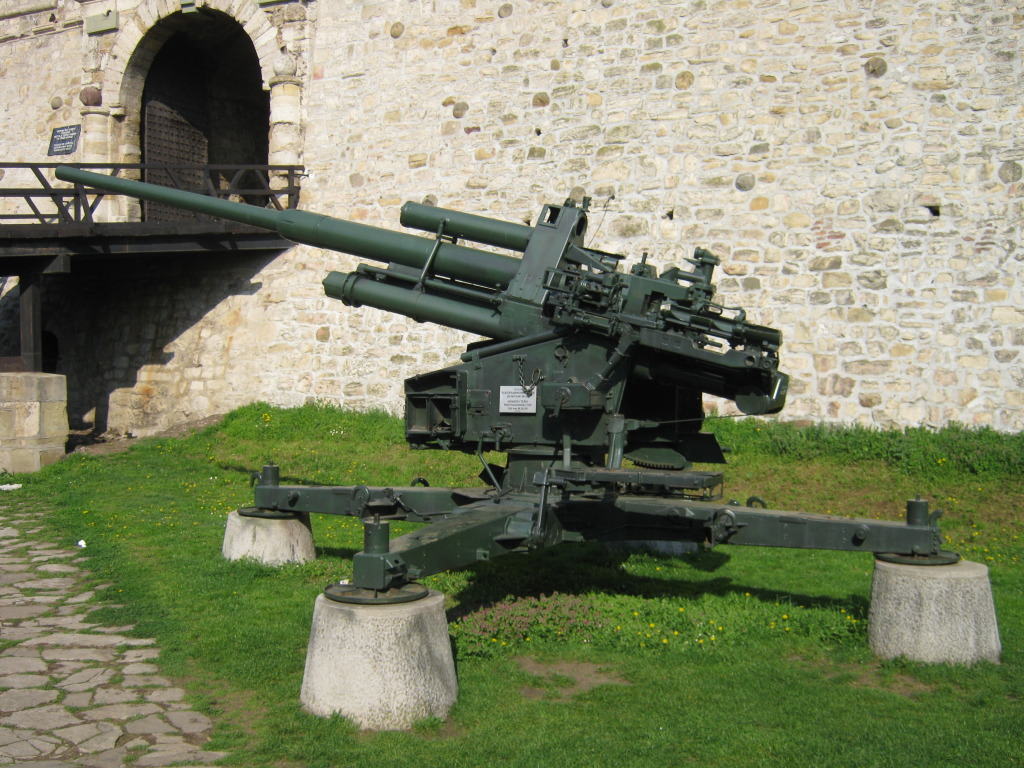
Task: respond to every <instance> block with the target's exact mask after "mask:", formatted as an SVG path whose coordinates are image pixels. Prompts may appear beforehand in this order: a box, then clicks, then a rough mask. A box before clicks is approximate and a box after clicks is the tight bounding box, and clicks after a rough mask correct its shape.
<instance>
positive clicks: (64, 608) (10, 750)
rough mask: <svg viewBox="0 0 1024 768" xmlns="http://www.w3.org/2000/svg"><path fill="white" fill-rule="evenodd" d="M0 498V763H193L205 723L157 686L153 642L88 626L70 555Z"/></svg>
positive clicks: (82, 577)
mask: <svg viewBox="0 0 1024 768" xmlns="http://www.w3.org/2000/svg"><path fill="white" fill-rule="evenodd" d="M2 502H3V499H2V498H0V765H14V766H18V765H30V766H32V768H70V767H72V766H76V767H81V766H90V767H91V768H121V766H123V765H125V762H126V760H127V759H128V758H133V759H134V760H133V762H132V763H131V764H132V765H134V766H139V768H151V767H152V766H165V765H187V766H202V765H208V764H209V763H211V762H213V761H215V760H218V759H220V758H222V757H224V756H225V753H223V752H211V751H207V750H204V749H203V748H202V744H203V743H204V742H206V741H207V739H208V734H209V731H210V728H211V726H212V723H211V722H210V720H209V718H207V717H206V716H205V715H203V714H200V713H199V712H194V711H192V710H191V709H189V706H188V704H187V703H185V701H184V691H182V690H181V689H180V688H175V687H174V686H173V685H172V683H171V682H170V681H169V680H167V679H165V678H163V677H161V676H160V675H159V674H158V672H159V670H158V669H157V667H156V665H155V664H153V663H152V662H153V660H154V659H155V658H156V657H157V656H158V654H159V649H157V648H156V646H155V641H154V640H151V639H144V638H143V639H140V638H134V637H127V636H125V635H124V634H122V633H124V632H127V631H129V630H130V629H131V627H110V626H103V625H100V624H95V623H92V622H90V621H89V612H90V611H91V610H92V609H93V608H95V607H97V606H95V605H90V603H89V599H90V598H91V597H92V596H93V594H94V591H95V589H96V588H95V587H94V588H93V589H92V590H89V589H88V587H87V579H86V576H87V575H88V574H87V573H86V572H85V571H84V570H82V564H83V561H84V558H82V557H81V551H80V550H77V549H73V550H68V549H63V548H60V547H56V546H53V545H51V544H48V543H46V542H45V541H43V540H41V539H40V538H39V535H40V529H39V528H38V527H37V515H36V514H29V513H23V512H18V511H15V510H14V509H13V508H11V507H4V506H3V503H2Z"/></svg>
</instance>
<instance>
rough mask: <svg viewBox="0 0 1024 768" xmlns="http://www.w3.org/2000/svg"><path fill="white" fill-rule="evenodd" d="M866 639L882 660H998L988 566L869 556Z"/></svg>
mask: <svg viewBox="0 0 1024 768" xmlns="http://www.w3.org/2000/svg"><path fill="white" fill-rule="evenodd" d="M868 642H869V643H870V645H871V650H872V651H873V652H874V653H875V655H876V656H879V657H881V658H883V659H894V658H897V657H900V656H902V657H905V658H908V659H911V660H913V661H924V662H931V663H940V664H941V663H946V664H973V663H975V662H977V661H983V660H984V661H991V662H994V663H999V654H1000V651H1001V645H1000V643H999V628H998V626H997V625H996V611H995V605H994V603H993V602H992V586H991V584H990V583H989V579H988V568H986V567H985V566H984V565H982V564H980V563H971V562H967V561H966V560H961V561H960V562H958V563H956V564H954V565H927V566H922V565H900V564H897V563H887V562H884V561H882V560H876V561H875V575H874V580H873V582H872V586H871V609H870V611H869V613H868Z"/></svg>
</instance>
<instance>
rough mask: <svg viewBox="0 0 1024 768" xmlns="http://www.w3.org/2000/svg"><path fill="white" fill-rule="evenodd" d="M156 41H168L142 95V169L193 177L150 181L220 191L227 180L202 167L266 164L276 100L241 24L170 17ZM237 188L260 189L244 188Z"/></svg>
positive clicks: (206, 15)
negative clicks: (161, 38)
mask: <svg viewBox="0 0 1024 768" xmlns="http://www.w3.org/2000/svg"><path fill="white" fill-rule="evenodd" d="M150 34H151V35H156V36H164V35H166V36H167V37H166V40H165V42H164V44H163V45H162V46H161V48H160V50H159V51H158V52H157V54H156V56H155V57H154V59H153V63H152V64H151V65H150V68H149V72H148V74H147V76H146V83H145V86H144V88H143V92H142V112H141V119H142V125H141V131H140V139H141V143H142V147H141V148H142V161H143V162H144V163H147V164H158V165H169V166H192V169H190V170H180V169H177V170H176V169H166V170H150V171H147V173H146V178H145V181H149V182H151V183H154V184H163V185H167V186H177V187H179V188H186V189H187V188H192V189H205V188H207V187H208V185H211V184H212V185H213V186H214V187H215V188H217V187H223V186H225V185H226V184H227V183H228V180H227V179H225V178H219V177H218V174H217V172H215V171H214V172H210V171H208V170H205V169H203V168H201V166H206V165H218V164H238V165H249V164H251V165H263V164H266V162H267V156H268V149H269V140H268V136H269V127H270V98H269V93H268V92H267V91H265V90H264V89H263V78H262V73H261V71H260V64H259V58H258V57H257V55H256V49H255V48H254V47H253V44H252V40H251V39H250V38H249V36H248V35H247V34H246V33H245V31H244V30H243V29H242V27H241V26H240V25H239V24H238V22H236V21H235V20H234V19H232V18H231V17H230V16H227V15H226V14H223V13H219V12H217V11H210V10H206V9H203V10H202V11H200V12H198V13H188V14H183V13H175V14H172V15H170V16H168V17H167V18H166V19H164V20H162V21H160V22H159V23H158V24H156V25H155V26H154V28H153V30H151V32H150ZM172 174H176V175H177V178H176V179H173V178H171V175H172ZM236 183H238V184H239V186H242V187H246V186H256V185H255V184H251V185H247V184H246V183H245V181H244V180H241V182H240V183H239V181H238V180H236ZM246 202H252V203H255V204H261V202H260V201H258V200H246ZM143 218H144V220H145V221H149V222H153V221H195V220H197V218H198V214H194V213H190V212H187V211H181V210H178V209H175V208H172V207H170V206H166V205H161V204H158V203H145V204H144V206H143Z"/></svg>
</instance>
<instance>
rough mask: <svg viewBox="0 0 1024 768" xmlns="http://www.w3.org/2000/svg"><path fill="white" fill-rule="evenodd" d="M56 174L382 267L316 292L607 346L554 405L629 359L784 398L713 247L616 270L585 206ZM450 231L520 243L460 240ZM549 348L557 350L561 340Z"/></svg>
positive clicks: (654, 370)
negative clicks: (373, 206) (501, 214)
mask: <svg viewBox="0 0 1024 768" xmlns="http://www.w3.org/2000/svg"><path fill="white" fill-rule="evenodd" d="M56 176H57V178H58V179H61V180H63V181H70V182H74V183H77V184H82V185H85V186H87V187H91V188H94V189H98V190H105V191H108V192H111V193H115V194H123V195H129V196H132V197H137V198H141V199H143V200H149V201H152V202H157V203H163V204H166V205H171V206H175V207H178V208H183V209H186V210H189V211H194V212H196V213H200V214H205V215H207V216H214V217H218V218H222V219H228V220H230V221H236V222H240V223H243V224H249V225H252V226H256V227H261V228H263V229H268V230H271V231H274V232H277V233H279V234H280V235H281V236H283V237H285V238H287V239H288V240H292V241H294V242H296V243H302V244H306V245H312V246H316V247H320V248H325V249H329V250H334V251H341V252H344V253H348V254H351V255H353V256H356V257H359V258H363V259H369V260H373V261H378V262H384V263H385V264H386V265H387V268H386V269H382V268H380V267H374V266H369V265H366V264H363V265H360V266H359V268H358V269H357V270H355V271H353V272H350V273H348V274H344V273H340V272H331V273H330V274H328V275H327V276H326V278H325V279H324V281H323V284H324V291H325V292H326V294H327V295H328V296H331V297H333V298H338V299H341V300H342V301H344V302H345V303H346V304H349V305H352V306H360V305H364V304H365V305H367V306H371V307H375V308H378V309H383V310H386V311H390V312H397V313H399V314H403V315H405V316H407V317H410V318H412V319H414V320H418V321H426V322H434V323H438V324H442V325H446V326H449V327H451V328H457V329H459V330H463V331H468V332H470V333H474V334H477V335H479V336H483V337H486V338H489V339H492V340H493V341H494V342H498V343H512V344H518V343H519V342H518V341H517V340H520V339H539V338H541V337H545V338H546V337H548V336H549V335H550V334H555V335H557V336H568V335H573V336H576V337H578V338H580V339H583V338H586V339H588V341H587V342H584V343H587V344H592V345H595V346H594V349H597V348H600V349H602V350H604V351H603V352H601V353H600V355H603V358H602V359H600V360H599V359H598V357H599V355H598V353H596V352H595V353H594V354H595V357H594V360H592V361H591V365H592V367H593V370H590V371H589V372H588V373H587V374H586V376H584V374H583V372H582V371H578V372H575V373H574V374H572V375H571V376H569V378H572V379H574V381H566V385H567V386H564V387H560V388H558V392H557V394H548V393H547V391H546V390H545V394H544V396H545V397H547V398H548V400H549V401H552V402H555V401H557V402H562V401H565V404H564V405H558V406H557V410H558V411H559V412H560V411H561V409H562V408H566V409H570V410H571V409H572V408H575V407H582V405H583V404H585V405H586V407H588V408H590V407H596V403H597V402H598V401H599V400H600V399H601V398H602V397H605V398H606V399H605V401H604V402H605V406H606V407H611V405H610V404H612V403H614V402H618V400H619V399H620V398H621V396H622V394H623V392H624V390H623V389H622V382H623V381H624V380H625V379H624V378H623V377H626V378H628V377H629V376H630V375H632V374H631V373H630V372H631V371H634V370H636V371H638V372H643V371H646V372H648V373H647V374H643V373H639V374H638V375H641V376H643V375H648V376H653V377H654V378H656V379H659V380H662V381H671V382H673V384H672V385H673V386H676V387H679V388H683V387H686V388H688V389H689V390H690V391H691V392H705V393H708V394H713V395H718V396H721V397H726V398H728V399H730V400H733V401H734V402H735V403H736V404H737V406H738V407H739V408H740V410H742V411H743V412H745V413H752V414H757V413H774V412H777V411H778V410H779V409H781V408H782V405H783V403H784V402H785V397H786V390H787V381H788V377H786V376H785V374H782V373H780V372H779V371H778V348H779V345H780V344H781V342H782V336H781V334H780V333H779V332H778V331H777V330H775V329H773V328H766V327H763V326H758V325H754V324H751V323H748V322H746V315H745V313H744V312H743V310H740V309H731V308H728V307H725V306H722V305H720V304H716V303H714V302H713V301H712V297H713V295H714V286H713V285H712V283H711V277H712V272H713V270H714V267H715V265H717V264H718V259H717V258H716V257H715V256H714V255H712V254H711V253H709V252H707V251H704V250H703V249H699V248H698V249H697V251H696V252H695V254H694V259H691V260H690V261H691V263H692V264H693V265H694V266H695V269H693V270H692V271H685V270H682V269H678V268H675V267H672V268H670V269H668V270H666V271H665V272H664V273H663V274H662V275H660V276H659V275H658V274H657V272H656V271H655V270H654V268H653V267H652V266H649V265H647V264H646V261H644V262H643V263H641V264H638V265H635V266H634V267H633V268H632V269H631V271H630V273H629V274H624V273H623V272H621V271H620V269H619V266H620V261H621V259H622V257H621V256H618V255H615V254H609V253H603V252H601V251H596V250H593V249H590V248H588V247H586V246H585V244H584V235H585V234H586V229H587V212H586V206H585V205H584V207H582V208H580V207H577V206H576V204H575V203H574V202H572V201H567V202H566V203H565V204H564V205H561V206H557V205H546V206H544V208H543V210H542V212H541V214H540V216H539V217H538V220H537V223H536V225H535V226H528V225H525V224H520V223H514V222H505V221H499V220H495V219H490V218H487V217H484V216H477V215H473V214H468V213H461V212H457V211H450V210H446V209H443V208H436V207H433V206H427V205H421V204H418V203H406V204H405V205H404V206H403V207H402V212H401V223H402V224H404V225H406V226H409V227H412V228H415V229H419V230H422V231H424V232H429V233H432V234H433V235H434V237H433V238H429V237H422V236H418V235H412V234H406V233H402V232H394V231H390V230H386V229H380V228H377V227H372V226H367V225H365V224H357V223H354V222H349V221H345V220H342V219H335V218H331V217H329V216H325V215H322V214H315V213H309V212H306V211H297V210H285V211H278V210H269V209H266V208H258V207H255V206H251V205H245V204H242V203H236V202H232V201H230V200H222V199H220V198H217V197H210V196H207V195H201V194H197V193H194V192H187V191H183V190H177V189H170V188H167V187H162V186H157V185H153V184H146V183H143V182H138V181H132V180H129V179H120V178H116V177H112V176H106V175H101V174H96V173H90V172H89V171H83V170H80V169H76V168H72V167H68V166H61V167H59V168H58V169H57V171H56ZM460 239H461V240H465V241H469V242H475V243H480V244H483V245H486V246H490V247H492V248H503V249H505V250H507V251H512V252H516V253H517V255H507V254H500V253H494V252H492V251H489V250H480V249H477V248H472V247H469V246H465V245H460V244H459V243H458V242H457V241H458V240H460ZM518 254H521V256H520V255H518ZM502 349H503V348H502ZM562 349H565V348H562ZM558 355H561V356H563V357H564V353H563V352H562V351H560V352H558ZM520 358H522V355H520ZM517 365H519V366H520V367H522V366H521V362H520V363H517ZM524 375H525V374H524ZM565 375H567V376H568V374H565ZM538 376H541V374H538ZM584 379H586V383H581V382H584ZM526 390H528V391H532V390H530V389H529V387H528V386H527V387H526ZM601 393H604V394H601ZM688 396H689V395H688ZM574 398H575V399H574ZM577 401H579V404H577ZM508 407H511V406H508ZM530 407H533V406H530Z"/></svg>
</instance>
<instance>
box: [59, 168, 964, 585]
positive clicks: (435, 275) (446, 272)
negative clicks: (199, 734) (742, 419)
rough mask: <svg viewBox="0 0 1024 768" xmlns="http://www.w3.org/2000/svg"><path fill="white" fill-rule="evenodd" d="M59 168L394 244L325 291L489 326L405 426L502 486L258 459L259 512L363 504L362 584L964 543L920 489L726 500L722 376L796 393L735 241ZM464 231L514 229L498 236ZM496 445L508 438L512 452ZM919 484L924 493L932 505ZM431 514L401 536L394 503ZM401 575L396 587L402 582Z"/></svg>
mask: <svg viewBox="0 0 1024 768" xmlns="http://www.w3.org/2000/svg"><path fill="white" fill-rule="evenodd" d="M57 177H58V178H60V179H63V180H65V181H72V182H75V183H78V184H83V185H86V186H88V187H93V188H96V189H101V190H105V191H108V192H114V193H119V194H125V195H130V196H134V197H139V198H142V199H146V200H151V201H156V202H161V203H166V204H169V205H174V206H178V207H181V208H185V209H188V210H192V211H196V212H199V213H203V214H207V215H211V216H216V217H220V218H225V219H229V220H233V221H238V222H242V223H247V224H252V225H255V226H258V227H263V228H266V229H271V230H274V231H277V232H278V233H280V234H281V235H282V236H284V237H286V238H288V239H290V240H293V241H295V242H297V243H304V244H308V245H314V246H318V247H321V248H326V249H331V250H336V251H342V252H345V253H349V254H352V255H355V256H358V257H361V258H365V259H370V260H373V261H379V262H383V263H384V264H386V266H385V267H375V266H369V265H362V266H360V267H359V268H358V269H357V270H356V271H354V272H351V273H348V274H340V273H337V272H332V273H330V274H328V275H327V277H326V278H325V279H324V290H325V291H326V293H327V295H329V296H332V297H335V298H339V299H341V300H342V301H343V302H345V303H346V304H349V305H352V306H359V305H367V306H372V307H376V308H379V309H384V310H388V311H391V312H396V313H399V314H402V315H405V316H407V317H410V318H412V319H414V320H417V321H423V322H434V323H439V324H442V325H446V326H449V327H452V328H457V329H460V330H463V331H468V332H471V333H474V334H477V335H479V336H482V337H485V339H487V340H486V341H481V342H477V343H473V344H470V345H469V347H468V348H467V351H466V352H465V354H463V355H462V362H461V364H459V365H455V366H452V367H449V368H444V369H442V370H439V371H433V372H431V373H426V374H422V375H419V376H414V377H412V378H410V379H407V380H406V382H405V398H406V414H405V420H406V437H407V440H408V441H409V443H410V444H411V445H412V446H413V447H416V448H427V449H430V448H433V449H442V450H459V451H464V452H467V453H472V454H475V455H476V456H477V457H478V458H479V460H480V462H481V465H482V466H483V472H482V477H483V478H484V480H485V481H486V482H487V483H488V485H489V487H487V488H457V489H452V488H430V487H427V486H426V485H425V484H418V485H412V486H409V487H393V488H367V487H365V486H353V487H310V486H282V485H280V484H279V480H278V478H279V476H280V473H279V470H278V468H277V467H276V466H274V465H269V466H267V467H264V469H263V472H262V473H260V474H259V475H258V478H259V482H258V483H257V485H256V490H255V506H254V507H253V508H252V509H250V510H246V511H245V512H244V513H245V514H251V515H261V514H263V515H266V514H281V513H299V512H302V513H310V512H313V513H321V514H335V515H356V516H359V517H361V518H363V519H364V523H365V531H366V533H365V536H366V541H365V549H364V551H363V552H361V553H359V554H357V555H356V556H355V561H354V578H353V585H352V586H351V587H348V588H345V589H341V588H338V587H335V588H333V589H329V590H328V595H329V596H331V597H334V598H335V599H344V600H378V599H405V598H406V597H407V596H415V595H416V594H418V591H417V590H415V589H413V588H410V587H409V586H408V585H409V582H411V581H413V580H414V579H418V578H421V577H423V576H426V575H429V574H432V573H437V572H439V571H442V570H448V569H451V568H457V567H461V566H464V565H468V564H470V563H474V562H477V561H480V560H486V559H490V558H492V557H497V556H500V555H504V554H508V553H510V552H525V551H530V550H534V549H537V548H540V547H546V546H551V545H554V544H557V543H560V542H562V541H571V540H577V541H578V540H622V539H626V540H636V539H640V540H668V541H690V542H697V543H703V544H705V545H706V546H715V545H717V544H723V543H729V544H750V545H759V546H782V547H805V548H819V549H846V550H861V551H867V552H875V553H893V556H894V557H896V558H898V559H901V560H902V561H908V562H921V563H938V562H950V561H952V560H955V558H956V556H955V555H951V554H949V553H942V552H941V546H940V545H941V535H940V533H939V528H938V524H937V518H938V514H939V513H935V514H931V515H929V513H928V511H927V505H926V504H925V503H924V502H916V501H915V502H911V503H908V507H907V521H906V523H891V522H882V521H877V520H856V519H852V518H842V517H834V516H825V515H810V514H806V513H797V512H780V511H774V510H767V509H763V508H758V507H763V505H761V504H758V503H757V500H754V499H751V500H748V503H747V504H738V503H736V502H729V503H723V502H722V501H721V497H722V473H720V472H709V471H704V470H695V469H693V468H692V464H693V463H694V462H698V463H724V457H723V455H722V451H721V448H720V447H719V446H718V443H717V441H716V439H715V437H714V436H713V435H711V434H709V433H705V432H701V431H700V430H701V426H702V423H703V418H704V414H703V405H702V397H703V395H704V394H705V393H707V394H712V395H716V396H719V397H723V398H726V399H729V400H731V401H733V402H735V404H736V406H737V407H738V408H739V410H740V411H741V412H742V413H745V414H768V413H777V412H778V411H779V410H781V409H782V407H783V405H784V403H785V399H786V391H787V386H788V380H789V379H788V377H787V376H786V374H784V373H781V372H780V371H779V370H778V363H779V347H780V345H781V343H782V334H781V333H780V332H779V331H777V330H775V329H773V328H768V327H765V326H761V325H756V324H753V323H749V322H747V320H746V316H745V313H744V311H743V310H742V309H738V308H729V307H726V306H724V305H722V304H719V303H716V302H715V301H714V293H715V289H714V286H713V284H712V275H713V272H714V268H715V266H717V265H718V263H719V261H718V259H717V258H716V257H715V256H714V255H712V254H711V253H710V252H708V251H706V250H704V249H702V248H698V249H696V251H695V252H694V255H693V258H692V259H689V260H688V262H689V265H690V268H689V269H680V268H677V267H671V268H669V269H667V270H665V271H663V272H662V273H661V274H660V275H659V274H658V273H657V271H656V270H655V269H654V268H653V267H652V266H651V265H649V264H647V263H646V256H645V257H644V259H643V260H642V261H641V262H640V263H639V264H635V265H634V266H633V267H632V268H631V269H630V270H629V271H628V272H623V271H621V270H620V266H621V261H622V257H621V256H618V255H616V254H611V253H605V252H602V251H598V250H594V249H592V248H588V247H586V245H585V243H584V236H585V234H586V230H587V201H586V200H584V204H583V206H582V207H579V206H577V205H576V204H575V203H573V201H571V200H570V201H566V203H565V204H563V205H560V206H557V205H547V206H544V208H543V210H542V211H541V214H540V218H539V219H538V221H537V224H536V225H535V226H527V225H524V224H515V223H509V222H501V221H495V220H493V219H490V218H486V217H482V216H475V215H472V214H466V213H459V212H456V211H450V210H444V209H441V208H436V207H432V206H425V205H420V204H416V203H406V204H405V205H404V206H403V207H402V212H401V222H402V224H403V225H405V226H408V227H412V228H414V229H418V230H421V231H424V232H428V233H430V234H431V235H432V237H422V236H418V235H410V234H404V233H399V232H392V231H388V230H383V229H379V228H375V227H370V226H366V225H362V224H356V223H352V222H347V221H342V220H338V219H332V218H329V217H327V216H321V215H316V214H311V213H307V212H304V211H283V212H278V211H271V210H267V209H262V208H255V207H253V206H248V205H244V204H241V203H233V202H230V201H225V200H218V199H214V198H210V197H206V196H203V195H198V194H194V193H189V192H182V191H179V190H173V189H168V188H164V187H158V186H154V185H149V184H143V183H140V182H134V181H129V180H124V179H118V178H112V177H108V176H102V175H98V174H93V173H89V172H86V171H81V170H77V169H73V168H69V167H63V168H59V169H58V170H57ZM460 241H465V242H471V243H476V244H481V245H486V246H489V247H492V248H500V249H504V250H506V251H512V252H514V253H515V254H516V255H511V254H508V255H506V254H499V253H495V252H493V251H490V250H483V249H480V248H474V247H470V246H466V245H463V244H460ZM486 451H498V452H503V453H505V455H506V457H507V458H506V462H505V465H504V466H501V467H498V466H495V465H492V464H489V463H488V462H487V461H486V460H485V458H484V453H485V452H486ZM922 504H924V506H923V508H922ZM394 519H400V520H408V521H413V522H421V523H429V524H430V525H429V526H426V527H424V528H421V529H420V530H418V531H416V532H414V533H410V534H407V535H405V536H402V537H399V538H397V539H394V540H389V536H388V523H387V521H388V520H394ZM389 596H390V597H389Z"/></svg>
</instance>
